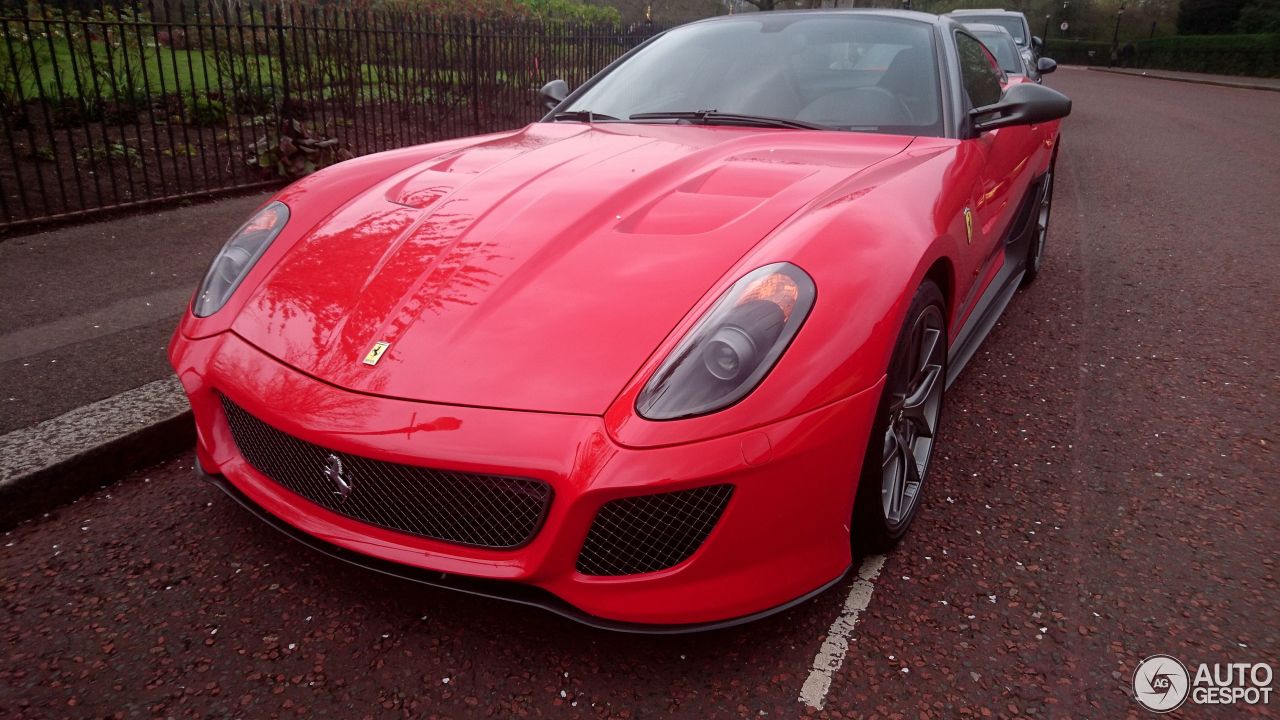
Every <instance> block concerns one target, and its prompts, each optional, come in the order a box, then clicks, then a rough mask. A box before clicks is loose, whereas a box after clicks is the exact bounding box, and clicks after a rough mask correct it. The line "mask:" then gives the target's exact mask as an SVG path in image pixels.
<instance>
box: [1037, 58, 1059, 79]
mask: <svg viewBox="0 0 1280 720" xmlns="http://www.w3.org/2000/svg"><path fill="white" fill-rule="evenodd" d="M1057 69H1058V63H1057V61H1056V60H1054V59H1053V58H1047V57H1042V58H1040V59H1039V60H1037V61H1036V70H1039V71H1040V74H1041V75H1048V74H1049V73H1051V72H1053V71H1054V70H1057Z"/></svg>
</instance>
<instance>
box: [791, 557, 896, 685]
mask: <svg viewBox="0 0 1280 720" xmlns="http://www.w3.org/2000/svg"><path fill="white" fill-rule="evenodd" d="M882 567H884V556H883V555H871V556H869V557H868V558H866V559H865V560H863V561H862V567H860V568H858V579H857V580H854V581H853V587H851V588H849V597H848V598H846V599H845V601H844V610H843V611H842V612H841V613H840V617H838V618H836V621H835V622H833V623H831V629H830V630H828V631H827V639H826V640H824V641H823V642H822V647H821V648H819V649H818V654H817V655H814V656H813V669H812V670H810V671H809V677H807V678H805V681H804V685H802V686H800V702H802V703H804V704H805V705H808V706H809V707H811V708H814V709H817V710H821V709H822V706H823V705H824V704H825V703H826V702H827V691H829V690H830V689H831V678H832V676H834V675H835V674H836V672H837V671H839V670H840V666H841V665H843V664H844V656H845V653H847V652H848V651H849V636H850V635H852V634H853V626H854V625H857V624H858V615H860V614H861V613H862V611H863V610H866V609H867V605H869V604H870V603H871V592H872V591H873V590H875V585H874V582H875V579H876V576H877V575H879V574H880V568H882Z"/></svg>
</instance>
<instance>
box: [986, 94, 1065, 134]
mask: <svg viewBox="0 0 1280 720" xmlns="http://www.w3.org/2000/svg"><path fill="white" fill-rule="evenodd" d="M1070 114H1071V98H1069V97H1067V96H1066V95H1063V94H1062V93H1060V92H1058V91H1057V90H1054V89H1053V88H1047V87H1045V86H1043V85H1035V84H1033V83H1018V84H1017V85H1011V86H1009V89H1008V90H1005V92H1004V95H1003V96H1002V97H1001V98H1000V102H997V103H995V104H994V105H987V106H986V107H980V108H974V109H973V110H970V111H969V117H970V118H972V119H973V129H974V130H975V131H977V132H986V131H987V130H995V129H996V128H1002V127H1009V126H1011V125H1035V124H1037V123H1043V122H1049V121H1050V120H1057V119H1059V118H1064V117H1066V116H1067V115H1070Z"/></svg>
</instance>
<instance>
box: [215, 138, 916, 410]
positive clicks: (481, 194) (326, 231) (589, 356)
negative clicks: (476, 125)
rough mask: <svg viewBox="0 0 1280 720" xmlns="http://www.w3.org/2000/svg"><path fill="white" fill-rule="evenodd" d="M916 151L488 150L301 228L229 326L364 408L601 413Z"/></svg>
mask: <svg viewBox="0 0 1280 720" xmlns="http://www.w3.org/2000/svg"><path fill="white" fill-rule="evenodd" d="M910 141H911V138H909V137H900V136H878V135H860V134H855V133H828V132H807V131H790V130H776V131H775V130H751V129H742V128H726V127H705V126H688V125H682V126H674V125H634V124H617V125H614V124H601V125H595V126H587V125H582V124H577V123H555V124H551V123H540V124H535V125H531V126H529V127H528V128H525V129H524V130H521V131H518V132H515V133H512V134H509V135H503V136H500V137H496V138H495V137H492V136H491V137H488V138H483V139H480V140H479V141H478V142H477V143H476V144H473V145H470V146H467V147H464V148H462V149H460V150H454V151H451V152H448V153H445V154H444V155H440V156H437V157H434V158H432V159H430V160H428V161H426V162H423V163H420V164H418V165H416V166H414V167H411V168H410V169H408V170H405V171H402V172H399V173H397V174H395V175H394V176H392V177H389V178H387V179H386V180H384V181H383V182H380V183H379V184H378V185H376V186H375V187H373V188H371V189H369V190H367V191H365V192H363V193H361V194H360V195H359V196H357V197H355V198H354V199H351V200H350V201H348V202H346V203H345V204H343V205H342V206H341V207H338V208H336V209H335V210H334V211H333V212H331V213H330V214H329V215H328V216H327V217H326V218H325V219H324V220H323V221H321V222H319V223H318V224H317V225H316V226H315V227H313V228H310V229H309V230H307V231H306V232H305V234H304V235H303V236H302V237H300V238H298V239H297V240H296V241H295V242H294V245H293V246H292V248H291V249H290V250H289V251H288V252H287V253H286V254H285V255H284V256H283V258H282V259H281V260H280V261H279V262H278V263H277V265H276V267H275V268H274V269H272V271H271V272H270V273H269V275H268V276H267V278H266V279H265V280H264V281H263V283H262V284H260V285H259V286H258V287H257V288H256V289H255V290H254V291H253V294H252V296H251V297H250V298H249V299H248V300H247V302H246V304H245V306H244V308H243V309H242V310H241V312H240V314H239V315H238V316H237V317H236V319H235V321H234V324H233V329H234V330H235V332H236V333H237V334H239V335H240V336H242V337H244V338H245V339H247V340H248V341H250V342H252V343H253V344H254V345H256V346H257V347H259V348H260V349H262V350H263V351H265V352H267V353H269V354H271V355H273V356H274V357H276V358H278V359H279V360H281V361H282V362H284V363H287V364H289V365H291V366H293V367H295V368H297V369H299V370H301V371H303V372H305V373H307V374H310V375H312V376H314V377H317V378H319V379H321V380H324V381H325V382H328V383H331V384H333V385H336V386H339V387H343V388H347V389H350V390H354V391H358V392H364V393H372V394H378V395H386V396H391V397H398V398H406V399H415V400H423V401H430V402H436V403H448V404H460V405H473V406H480V407H494V408H507V409H516V410H534V411H548V412H564V413H582V414H599V413H602V412H604V410H606V409H607V408H608V406H609V404H610V403H611V402H612V400H613V399H614V398H615V397H616V396H617V395H618V393H619V392H620V391H621V390H622V389H623V387H624V385H625V384H626V383H627V381H628V380H629V379H630V378H631V377H632V376H633V375H634V374H635V372H636V371H637V369H638V368H639V367H640V366H641V365H642V364H643V363H644V361H645V360H646V359H647V358H648V357H649V355H650V354H652V353H653V352H654V350H655V348H656V347H657V346H658V345H659V344H660V343H661V342H662V341H663V339H664V338H665V337H666V336H667V335H668V334H669V333H671V331H672V328H673V327H675V325H676V324H677V323H678V322H679V321H680V320H681V319H682V318H683V317H684V316H685V315H686V314H687V313H688V312H689V311H690V309H691V308H692V307H693V306H694V305H695V304H696V303H697V302H698V301H699V299H700V298H702V297H703V296H704V295H705V294H706V293H707V292H708V290H709V289H710V288H711V287H712V286H713V285H714V284H715V283H716V282H717V281H718V280H719V279H720V278H721V277H722V276H723V275H724V274H725V273H726V272H728V271H729V270H730V269H731V268H732V267H733V266H734V263H735V262H736V261H738V260H739V259H741V258H742V256H743V255H744V254H745V253H746V252H747V251H748V250H750V249H751V248H752V247H753V246H754V245H756V244H757V243H758V242H760V241H761V239H763V238H764V237H765V236H766V235H768V234H769V233H770V231H772V230H773V229H775V228H776V227H778V226H779V225H780V224H781V223H782V222H783V221H785V220H786V219H787V218H788V217H790V216H792V215H793V214H795V213H796V212H797V211H799V210H801V209H802V208H804V207H805V206H806V204H808V203H811V202H813V201H814V200H815V198H819V197H821V196H822V195H824V193H825V192H827V191H829V190H831V189H832V188H833V187H836V186H838V185H840V184H841V183H842V182H843V181H844V180H846V179H848V178H849V177H850V176H852V175H853V174H856V173H858V172H859V171H861V170H863V169H865V168H867V167H869V166H871V165H873V164H875V163H877V162H880V161H882V160H884V159H886V158H889V157H892V156H893V155H896V154H897V153H899V152H901V151H902V150H903V149H904V148H905V147H906V146H907V145H908V144H909V143H910ZM335 171H336V169H335ZM336 177H337V178H339V179H338V181H337V182H340V178H341V175H340V174H339V175H337V176H336ZM284 199H285V201H286V202H288V203H293V204H295V205H296V204H300V203H305V202H308V201H315V200H316V199H318V198H312V197H311V196H309V195H305V194H303V195H300V196H289V195H288V194H287V193H286V195H285V198H284ZM375 343H387V344H388V347H387V349H386V350H385V352H384V353H383V354H382V355H381V357H380V358H378V360H377V362H376V364H368V363H366V362H365V360H366V357H367V355H368V354H369V352H370V350H371V349H372V348H373V346H374V344H375Z"/></svg>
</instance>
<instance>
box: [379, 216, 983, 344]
mask: <svg viewBox="0 0 1280 720" xmlns="http://www.w3.org/2000/svg"><path fill="white" fill-rule="evenodd" d="M964 232H965V236H966V238H967V239H966V240H965V242H966V243H969V244H972V243H973V211H972V210H970V209H969V208H965V209H964ZM366 362H367V361H366Z"/></svg>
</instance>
